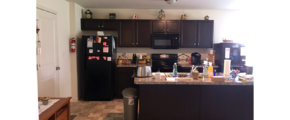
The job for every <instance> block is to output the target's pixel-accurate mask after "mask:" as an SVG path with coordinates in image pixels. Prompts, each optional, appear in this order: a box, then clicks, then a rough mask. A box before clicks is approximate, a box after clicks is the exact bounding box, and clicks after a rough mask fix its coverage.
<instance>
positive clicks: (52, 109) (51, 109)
mask: <svg viewBox="0 0 290 120" xmlns="http://www.w3.org/2000/svg"><path fill="white" fill-rule="evenodd" d="M71 98H72V97H66V98H60V97H52V98H50V99H59V101H57V102H56V103H54V104H53V105H52V106H51V107H49V108H48V109H46V110H45V111H43V112H42V113H41V114H39V120H47V119H48V118H50V117H51V116H52V115H53V114H54V113H55V112H56V111H57V110H59V109H60V108H61V107H63V106H64V105H65V104H67V103H69V102H70V99H71ZM68 109H70V108H68ZM68 111H69V110H68Z"/></svg>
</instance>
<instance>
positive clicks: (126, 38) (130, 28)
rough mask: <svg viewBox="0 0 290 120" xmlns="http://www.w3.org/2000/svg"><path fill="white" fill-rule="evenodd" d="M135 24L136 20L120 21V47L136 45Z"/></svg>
mask: <svg viewBox="0 0 290 120" xmlns="http://www.w3.org/2000/svg"><path fill="white" fill-rule="evenodd" d="M134 30H135V26H134V20H120V21H119V37H118V38H119V41H118V46H119V47H134V46H135V31H134Z"/></svg>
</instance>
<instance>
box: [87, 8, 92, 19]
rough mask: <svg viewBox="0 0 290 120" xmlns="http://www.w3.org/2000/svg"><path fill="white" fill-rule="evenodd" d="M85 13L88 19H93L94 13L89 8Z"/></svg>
mask: <svg viewBox="0 0 290 120" xmlns="http://www.w3.org/2000/svg"><path fill="white" fill-rule="evenodd" d="M85 14H86V18H87V19H92V17H93V13H92V12H91V11H90V10H89V9H88V10H87V11H86V12H85Z"/></svg>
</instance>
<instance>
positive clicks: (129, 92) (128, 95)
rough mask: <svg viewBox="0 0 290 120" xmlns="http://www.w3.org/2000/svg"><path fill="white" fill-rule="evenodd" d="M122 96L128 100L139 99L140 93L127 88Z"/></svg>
mask: <svg viewBox="0 0 290 120" xmlns="http://www.w3.org/2000/svg"><path fill="white" fill-rule="evenodd" d="M122 94H123V96H124V97H126V98H133V97H138V91H137V89H135V88H126V89H124V90H123V91H122Z"/></svg>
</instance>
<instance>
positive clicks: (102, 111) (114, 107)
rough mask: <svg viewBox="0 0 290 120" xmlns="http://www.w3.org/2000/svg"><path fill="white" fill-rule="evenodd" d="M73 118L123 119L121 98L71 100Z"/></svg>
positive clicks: (92, 119) (89, 119)
mask: <svg viewBox="0 0 290 120" xmlns="http://www.w3.org/2000/svg"><path fill="white" fill-rule="evenodd" d="M70 112H71V115H77V116H76V117H75V118H74V119H73V120H124V115H123V113H124V108H123V99H114V100H112V101H78V102H71V110H70Z"/></svg>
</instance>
